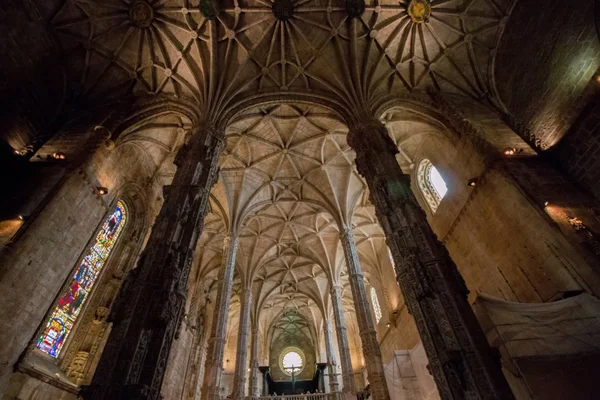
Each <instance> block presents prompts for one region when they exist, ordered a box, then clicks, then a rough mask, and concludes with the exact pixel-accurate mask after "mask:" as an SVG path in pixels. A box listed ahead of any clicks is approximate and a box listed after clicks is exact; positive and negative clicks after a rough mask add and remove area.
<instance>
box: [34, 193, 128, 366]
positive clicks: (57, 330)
mask: <svg viewBox="0 0 600 400" xmlns="http://www.w3.org/2000/svg"><path fill="white" fill-rule="evenodd" d="M126 220H127V215H126V213H125V206H124V205H123V203H121V202H120V201H119V202H117V207H116V208H115V210H114V211H113V213H112V214H111V215H110V216H109V217H108V218H107V220H106V221H105V222H104V224H103V225H102V228H101V229H100V231H99V232H98V234H97V235H96V242H95V243H94V245H93V246H92V247H91V248H90V249H89V251H88V252H87V254H86V255H85V256H84V257H83V259H82V260H81V263H80V264H79V266H78V267H77V269H76V270H75V275H74V276H73V279H72V280H71V282H70V283H69V286H68V287H67V289H66V290H65V292H64V293H63V295H62V296H61V297H60V299H59V300H58V304H57V305H56V308H55V309H54V311H53V312H52V314H51V315H50V318H49V319H48V322H47V324H46V327H45V329H44V332H43V333H42V335H41V336H40V338H39V339H38V342H37V347H38V348H39V349H40V350H42V351H43V352H45V353H47V354H49V355H51V356H52V357H57V356H58V354H59V353H60V350H61V348H62V346H63V344H64V343H65V340H66V338H67V336H68V335H69V333H70V332H71V329H73V325H74V324H75V320H76V319H77V316H79V313H80V312H81V310H82V308H83V305H84V303H85V301H86V300H87V297H88V295H89V294H90V292H91V291H92V288H93V286H94V283H96V280H97V279H98V276H99V275H100V272H101V271H102V267H104V264H105V263H106V260H107V259H108V256H109V255H110V252H111V251H112V249H113V248H114V246H115V243H116V242H117V239H118V238H119V235H120V233H121V231H122V230H123V227H124V226H125V222H126Z"/></svg>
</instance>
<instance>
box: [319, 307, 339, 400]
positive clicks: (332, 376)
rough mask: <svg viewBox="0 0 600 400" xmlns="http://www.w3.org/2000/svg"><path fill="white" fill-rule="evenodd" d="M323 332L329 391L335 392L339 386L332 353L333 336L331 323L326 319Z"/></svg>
mask: <svg viewBox="0 0 600 400" xmlns="http://www.w3.org/2000/svg"><path fill="white" fill-rule="evenodd" d="M323 330H324V331H325V352H326V354H327V365H328V366H329V391H331V392H337V391H338V390H340V385H339V383H338V380H337V375H336V373H337V371H336V368H335V366H336V362H335V355H334V352H333V335H332V333H331V322H329V320H328V319H326V320H325V323H324V324H323Z"/></svg>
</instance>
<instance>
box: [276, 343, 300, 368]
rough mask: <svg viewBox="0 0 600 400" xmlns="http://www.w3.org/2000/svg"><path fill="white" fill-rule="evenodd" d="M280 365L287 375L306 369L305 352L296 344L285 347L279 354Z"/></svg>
mask: <svg viewBox="0 0 600 400" xmlns="http://www.w3.org/2000/svg"><path fill="white" fill-rule="evenodd" d="M279 366H280V368H281V370H282V371H283V372H284V373H285V374H286V375H292V373H294V374H295V375H297V374H299V373H301V372H302V371H303V370H304V353H303V352H302V350H300V349H299V348H298V347H296V346H290V347H286V348H285V349H283V351H282V352H281V354H280V356H279Z"/></svg>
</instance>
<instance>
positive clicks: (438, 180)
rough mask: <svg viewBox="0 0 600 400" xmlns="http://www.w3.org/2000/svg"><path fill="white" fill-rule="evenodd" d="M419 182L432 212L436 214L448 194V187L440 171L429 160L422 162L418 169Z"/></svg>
mask: <svg viewBox="0 0 600 400" xmlns="http://www.w3.org/2000/svg"><path fill="white" fill-rule="evenodd" d="M417 182H418V184H419V189H421V193H422V194H423V197H424V198H425V200H426V201H427V204H428V205H429V207H430V208H431V212H433V213H435V212H436V211H437V208H438V206H439V205H440V203H441V202H442V199H443V198H444V196H445V195H446V193H447V192H448V187H447V186H446V182H444V178H442V175H440V172H439V171H438V169H437V168H436V167H435V166H434V165H433V164H432V163H431V161H429V160H428V159H423V160H421V162H420V163H419V166H418V167H417Z"/></svg>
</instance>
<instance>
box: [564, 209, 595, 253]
mask: <svg viewBox="0 0 600 400" xmlns="http://www.w3.org/2000/svg"><path fill="white" fill-rule="evenodd" d="M567 221H568V222H569V224H571V226H572V227H573V229H574V230H575V233H576V234H577V236H578V237H579V238H580V239H581V241H582V242H583V244H584V245H585V246H587V247H588V248H589V249H590V251H591V252H592V253H594V255H596V256H600V241H599V240H598V238H597V237H596V235H594V233H593V232H592V231H591V230H590V228H588V226H587V225H585V224H584V223H583V221H582V220H580V219H579V218H577V217H567Z"/></svg>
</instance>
